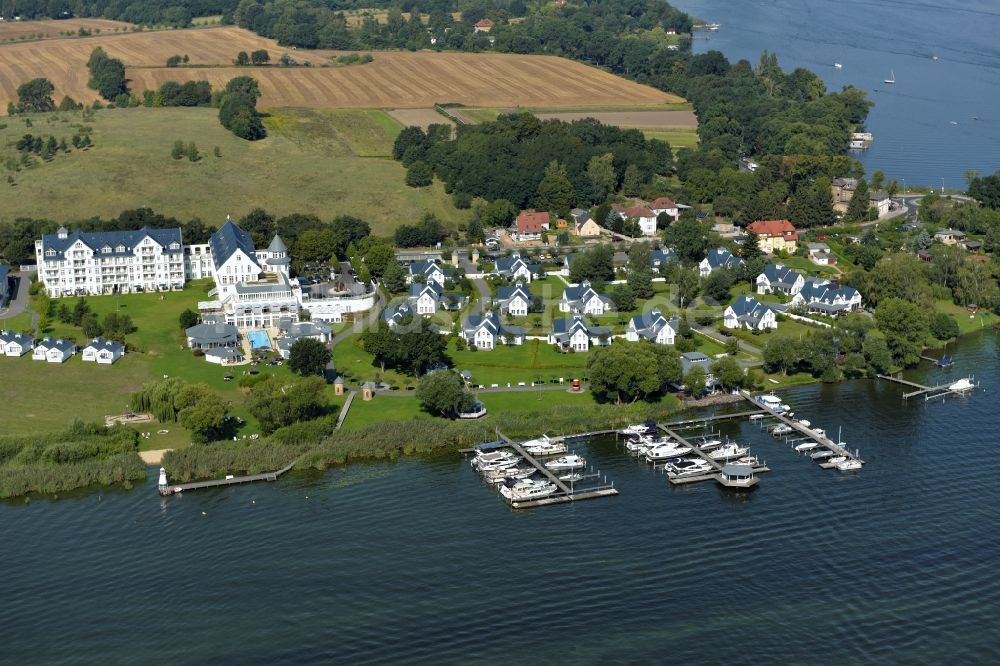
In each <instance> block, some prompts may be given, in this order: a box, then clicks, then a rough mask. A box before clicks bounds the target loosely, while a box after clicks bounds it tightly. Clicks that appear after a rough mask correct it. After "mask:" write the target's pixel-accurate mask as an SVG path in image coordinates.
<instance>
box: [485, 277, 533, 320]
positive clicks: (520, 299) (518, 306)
mask: <svg viewBox="0 0 1000 666" xmlns="http://www.w3.org/2000/svg"><path fill="white" fill-rule="evenodd" d="M531 300H532V299H531V292H530V291H529V290H528V288H527V287H525V286H524V285H523V284H520V283H518V284H516V285H514V286H513V287H499V288H498V289H497V297H496V299H495V300H494V303H496V305H497V307H498V308H500V314H509V315H511V316H512V317H526V316H528V310H529V309H530V308H531Z"/></svg>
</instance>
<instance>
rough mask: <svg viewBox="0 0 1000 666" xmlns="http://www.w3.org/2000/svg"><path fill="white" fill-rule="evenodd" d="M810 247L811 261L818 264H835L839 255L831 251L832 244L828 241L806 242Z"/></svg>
mask: <svg viewBox="0 0 1000 666" xmlns="http://www.w3.org/2000/svg"><path fill="white" fill-rule="evenodd" d="M806 247H807V248H809V261H811V262H813V263H814V264H816V265H817V266H835V265H836V264H837V256H836V255H835V254H833V253H832V252H831V251H830V246H829V245H827V244H826V243H806Z"/></svg>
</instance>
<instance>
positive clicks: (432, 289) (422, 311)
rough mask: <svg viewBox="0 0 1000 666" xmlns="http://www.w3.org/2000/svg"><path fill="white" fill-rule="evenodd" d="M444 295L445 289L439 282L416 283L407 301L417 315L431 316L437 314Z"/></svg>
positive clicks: (412, 286)
mask: <svg viewBox="0 0 1000 666" xmlns="http://www.w3.org/2000/svg"><path fill="white" fill-rule="evenodd" d="M442 294H444V287H442V286H441V285H439V284H438V283H437V282H428V283H427V284H421V283H419V282H414V283H413V284H411V285H410V294H409V296H408V297H407V300H408V301H409V302H410V306H411V307H412V308H413V311H414V312H415V313H417V314H418V315H424V316H430V315H432V314H436V313H437V311H438V308H439V307H440V303H441V296H442Z"/></svg>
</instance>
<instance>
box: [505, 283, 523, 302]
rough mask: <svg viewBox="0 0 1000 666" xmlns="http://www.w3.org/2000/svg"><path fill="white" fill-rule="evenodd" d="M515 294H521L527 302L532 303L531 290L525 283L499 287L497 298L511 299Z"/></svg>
mask: <svg viewBox="0 0 1000 666" xmlns="http://www.w3.org/2000/svg"><path fill="white" fill-rule="evenodd" d="M515 296H520V297H521V298H523V299H524V300H525V302H526V303H531V291H530V290H529V289H528V288H527V287H525V286H524V285H523V284H520V283H518V284H516V285H514V286H513V287H498V288H497V300H498V301H505V302H506V301H510V300H512V299H513V298H514V297H515Z"/></svg>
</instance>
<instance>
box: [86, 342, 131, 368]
mask: <svg viewBox="0 0 1000 666" xmlns="http://www.w3.org/2000/svg"><path fill="white" fill-rule="evenodd" d="M124 355H125V345H123V344H122V343H120V342H116V341H114V340H105V339H104V338H94V339H93V340H91V341H90V342H89V343H87V346H86V347H84V348H83V353H82V354H81V355H80V358H81V359H82V360H84V361H93V362H95V363H98V364H99V365H111V364H112V363H114V362H115V361H117V360H118V359H120V358H121V357H122V356H124Z"/></svg>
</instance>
